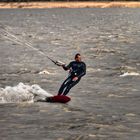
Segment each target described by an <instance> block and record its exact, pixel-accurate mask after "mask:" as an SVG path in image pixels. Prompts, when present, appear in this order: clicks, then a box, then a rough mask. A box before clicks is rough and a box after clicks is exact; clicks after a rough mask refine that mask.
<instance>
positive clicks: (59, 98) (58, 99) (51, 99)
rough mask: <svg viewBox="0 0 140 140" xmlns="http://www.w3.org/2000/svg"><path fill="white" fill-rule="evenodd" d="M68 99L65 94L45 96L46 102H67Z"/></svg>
mask: <svg viewBox="0 0 140 140" xmlns="http://www.w3.org/2000/svg"><path fill="white" fill-rule="evenodd" d="M70 100H71V98H70V97H68V96H65V95H56V96H53V97H47V98H46V102H50V103H67V102H69V101H70Z"/></svg>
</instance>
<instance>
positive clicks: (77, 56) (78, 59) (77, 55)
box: [75, 53, 81, 62]
mask: <svg viewBox="0 0 140 140" xmlns="http://www.w3.org/2000/svg"><path fill="white" fill-rule="evenodd" d="M75 61H77V62H81V55H80V53H77V54H76V55H75Z"/></svg>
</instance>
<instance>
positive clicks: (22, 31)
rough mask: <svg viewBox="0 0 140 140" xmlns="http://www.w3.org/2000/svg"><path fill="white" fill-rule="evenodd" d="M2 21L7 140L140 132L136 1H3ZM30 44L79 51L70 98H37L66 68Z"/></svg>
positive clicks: (115, 137)
mask: <svg viewBox="0 0 140 140" xmlns="http://www.w3.org/2000/svg"><path fill="white" fill-rule="evenodd" d="M0 28H1V29H0V33H1V34H0V87H1V89H0V102H1V104H0V112H1V113H0V125H1V127H0V137H1V139H2V140H9V139H10V140H11V139H14V140H16V139H18V140H19V139H20V140H22V139H30V140H32V139H34V140H38V139H41V140H46V139H48V140H54V139H56V140H63V139H67V140H68V139H70V140H76V139H77V140H90V139H94V140H98V139H100V140H107V139H108V140H122V139H123V140H132V139H135V140H139V138H140V134H139V130H140V119H139V118H140V114H139V112H140V109H139V99H140V96H139V93H140V88H139V83H140V47H139V44H140V41H139V37H140V12H139V9H137V8H136V9H131V8H128V9H125V8H108V9H106V8H104V9H98V8H94V9H88V8H87V9H86V8H85V9H48V10H47V9H42V10H37V9H32V10H23V9H22V10H21V9H15V10H12V9H11V10H10V9H9V10H7V9H3V10H0ZM30 46H33V47H35V48H36V49H37V50H39V51H42V52H43V53H45V54H47V55H49V56H51V58H54V59H56V60H60V61H62V62H65V63H69V62H70V61H71V60H73V57H74V55H75V53H77V52H80V53H81V54H82V57H83V61H85V63H86V64H87V75H86V76H85V77H83V78H82V80H81V81H80V83H79V84H78V85H77V86H76V87H74V88H73V89H72V90H71V91H70V93H69V96H70V97H71V99H72V100H71V102H69V103H68V104H58V103H57V104H52V103H39V102H35V98H36V94H38V95H37V96H38V97H39V98H45V96H51V95H52V94H53V95H55V94H57V91H58V89H59V87H60V85H61V83H62V82H63V80H64V79H65V78H66V76H67V72H64V71H63V69H61V68H60V67H57V66H55V65H54V64H53V63H52V62H51V61H50V60H48V59H47V58H46V57H45V56H44V55H42V54H41V53H39V52H38V51H37V50H34V49H32V48H31V47H30ZM50 93H51V94H50ZM42 94H43V95H42Z"/></svg>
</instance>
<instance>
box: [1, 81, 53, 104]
mask: <svg viewBox="0 0 140 140" xmlns="http://www.w3.org/2000/svg"><path fill="white" fill-rule="evenodd" d="M51 96H53V95H52V94H50V93H48V92H47V91H45V90H44V89H42V88H41V87H40V86H39V85H37V84H34V85H27V84H24V83H19V84H18V85H16V86H13V87H11V86H6V87H5V88H0V103H20V102H34V101H36V100H37V99H45V98H46V97H51Z"/></svg>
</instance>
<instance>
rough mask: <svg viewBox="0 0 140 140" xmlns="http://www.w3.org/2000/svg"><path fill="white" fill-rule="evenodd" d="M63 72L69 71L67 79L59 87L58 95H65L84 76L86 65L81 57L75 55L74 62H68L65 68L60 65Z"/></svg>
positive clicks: (63, 65)
mask: <svg viewBox="0 0 140 140" xmlns="http://www.w3.org/2000/svg"><path fill="white" fill-rule="evenodd" d="M60 66H62V68H63V69H64V70H66V71H67V70H69V76H68V78H67V79H66V80H65V81H64V82H63V84H62V85H61V87H60V89H59V91H58V95H67V94H68V92H69V91H70V89H71V88H72V87H74V86H75V85H76V84H77V83H79V81H80V80H81V78H82V77H83V76H84V75H85V74H86V64H85V63H84V62H83V61H82V59H81V55H80V54H79V53H77V54H76V55H75V61H72V62H70V63H69V64H68V65H67V66H66V65H65V64H62V65H60Z"/></svg>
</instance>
